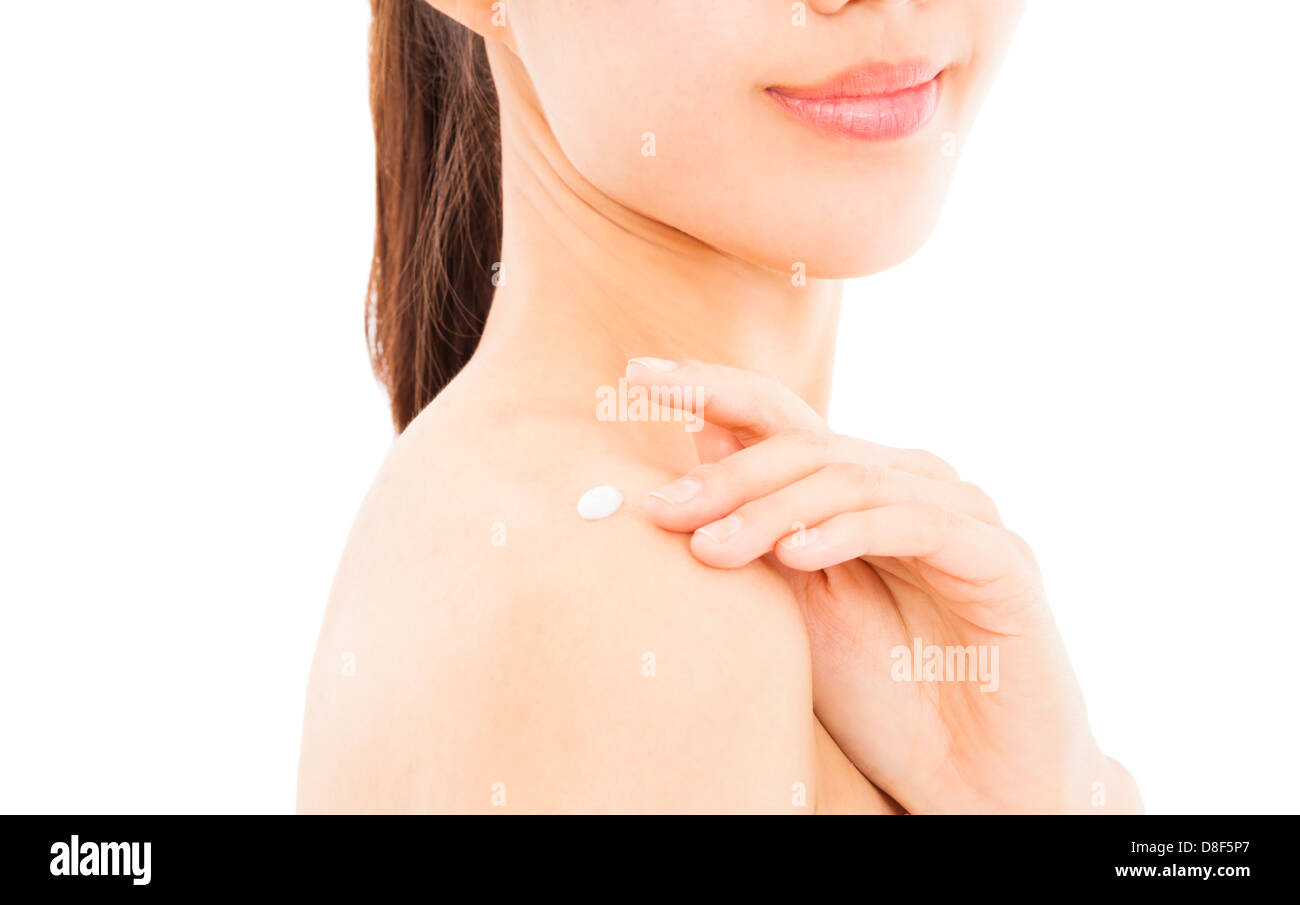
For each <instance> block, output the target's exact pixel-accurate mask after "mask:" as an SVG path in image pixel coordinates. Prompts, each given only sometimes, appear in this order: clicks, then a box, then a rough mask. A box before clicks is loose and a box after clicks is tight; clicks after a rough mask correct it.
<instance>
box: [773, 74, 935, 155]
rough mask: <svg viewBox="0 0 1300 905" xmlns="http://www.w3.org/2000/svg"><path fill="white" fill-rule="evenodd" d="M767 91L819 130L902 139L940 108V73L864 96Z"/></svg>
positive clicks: (863, 137)
mask: <svg viewBox="0 0 1300 905" xmlns="http://www.w3.org/2000/svg"><path fill="white" fill-rule="evenodd" d="M767 93H768V94H770V95H771V96H772V99H773V100H774V101H776V103H777V104H778V105H779V106H780V107H782V108H783V109H785V110H786V111H787V112H788V113H790V114H791V115H793V116H795V117H796V118H798V119H801V120H803V121H804V122H805V123H807V124H808V125H810V126H812V127H813V128H814V129H816V130H817V131H818V132H822V133H824V134H828V135H838V136H844V137H847V138H858V139H863V140H865V141H887V140H889V139H893V138H904V137H906V136H908V135H912V134H913V133H916V132H919V131H921V130H922V129H923V128H925V126H926V125H927V124H928V123H929V122H930V120H931V119H933V118H934V114H935V111H936V110H938V109H939V76H935V77H934V78H932V79H931V80H930V81H928V82H926V83H924V84H922V85H916V86H914V87H912V88H907V89H904V90H903V91H898V92H895V93H893V94H880V95H869V96H865V97H791V96H790V95H788V94H782V93H781V92H780V91H778V90H777V89H775V88H769V89H768V90H767Z"/></svg>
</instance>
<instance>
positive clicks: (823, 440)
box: [786, 427, 831, 457]
mask: <svg viewBox="0 0 1300 905" xmlns="http://www.w3.org/2000/svg"><path fill="white" fill-rule="evenodd" d="M786 436H787V437H788V438H789V442H790V443H792V444H793V445H795V446H797V447H800V448H802V449H804V450H806V451H808V452H810V453H812V454H813V455H815V456H819V457H825V456H826V454H827V453H828V452H829V451H830V448H831V438H830V436H829V435H828V434H825V433H823V432H821V431H815V430H812V429H811V428H802V427H801V428H795V429H794V430H791V431H789V432H788V433H787V435H786Z"/></svg>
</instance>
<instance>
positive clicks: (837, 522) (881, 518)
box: [775, 502, 1033, 586]
mask: <svg viewBox="0 0 1300 905" xmlns="http://www.w3.org/2000/svg"><path fill="white" fill-rule="evenodd" d="M775 553H776V557H777V559H779V560H780V561H781V562H782V563H784V564H785V565H787V566H789V567H790V568H792V569H799V570H805V571H812V570H816V569H825V568H829V567H830V566H833V565H837V564H838V563H842V562H847V561H848V560H851V559H857V558H859V557H863V556H888V557H895V558H898V557H913V558H915V559H917V560H919V561H921V562H922V563H925V564H927V565H929V566H930V567H932V568H933V569H934V570H937V571H938V572H939V573H942V574H944V575H947V576H950V577H952V578H954V579H957V580H959V581H961V582H964V583H966V584H969V585H977V586H978V585H989V584H992V583H994V582H998V581H1001V580H1004V579H1006V578H1008V577H1012V576H1016V575H1020V574H1028V573H1029V572H1030V571H1032V569H1033V563H1032V560H1031V559H1030V557H1029V556H1028V555H1027V551H1025V550H1024V549H1023V548H1022V545H1021V544H1020V543H1018V542H1017V539H1016V536H1015V535H1013V534H1012V533H1011V532H1009V531H1006V530H1005V529H1003V528H997V527H995V526H993V525H989V524H986V523H985V522H981V521H980V520H979V519H975V518H972V517H970V516H968V515H964V514H962V513H959V512H952V511H950V510H947V509H944V508H943V507H942V506H938V505H935V504H933V503H927V502H906V503H896V504H894V505H891V506H882V507H879V508H876V509H867V510H862V511H857V512H845V513H841V514H839V515H836V516H834V517H833V518H830V519H828V520H827V521H825V522H824V523H821V524H818V525H814V526H813V527H812V528H809V529H808V530H807V531H805V532H803V534H802V536H797V535H796V536H791V537H789V538H786V539H784V540H783V541H782V542H781V543H779V544H777V546H776V550H775Z"/></svg>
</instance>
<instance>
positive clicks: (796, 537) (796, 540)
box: [781, 528, 817, 550]
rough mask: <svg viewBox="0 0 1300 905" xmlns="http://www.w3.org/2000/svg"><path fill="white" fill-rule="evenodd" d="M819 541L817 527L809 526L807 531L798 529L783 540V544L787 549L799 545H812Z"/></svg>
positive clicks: (792, 548) (795, 547)
mask: <svg viewBox="0 0 1300 905" xmlns="http://www.w3.org/2000/svg"><path fill="white" fill-rule="evenodd" d="M816 542H817V529H816V528H809V529H807V530H806V531H796V532H795V533H794V534H791V535H790V536H788V537H786V538H785V539H784V540H782V541H781V546H782V547H785V548H786V549H787V550H794V549H797V548H799V547H811V546H812V545H813V544H814V543H816Z"/></svg>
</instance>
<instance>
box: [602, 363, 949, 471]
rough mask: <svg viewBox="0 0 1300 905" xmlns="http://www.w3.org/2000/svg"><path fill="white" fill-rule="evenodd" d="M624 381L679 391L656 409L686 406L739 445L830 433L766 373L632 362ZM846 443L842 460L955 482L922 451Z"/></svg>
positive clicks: (808, 408)
mask: <svg viewBox="0 0 1300 905" xmlns="http://www.w3.org/2000/svg"><path fill="white" fill-rule="evenodd" d="M627 379H628V383H630V384H632V385H634V386H643V387H646V388H648V389H652V390H653V389H655V388H671V389H676V390H679V391H680V392H676V393H668V392H665V393H661V394H660V395H661V399H660V404H662V405H667V406H674V407H678V408H681V407H683V406H685V407H688V408H689V410H690V411H691V412H692V413H693V414H695V415H697V416H699V417H701V418H703V419H704V420H705V421H707V422H708V423H709V424H711V425H718V426H721V427H724V428H726V429H728V430H730V431H732V432H733V433H734V434H735V435H736V436H737V437H738V438H739V440H740V442H741V443H742V444H743V445H745V446H751V445H753V444H755V443H758V442H760V441H762V440H764V439H767V438H769V437H772V436H773V435H775V434H778V433H782V432H785V431H810V432H813V433H830V429H829V428H828V427H827V426H826V422H825V420H824V419H823V418H822V417H821V416H820V415H818V414H817V412H816V411H814V410H813V408H812V407H811V406H809V405H808V403H806V402H804V401H803V400H802V399H801V398H799V396H798V395H797V394H796V393H795V392H794V391H793V390H791V389H790V388H789V387H787V386H785V384H783V383H781V382H780V381H779V380H777V379H776V378H774V377H769V376H768V375H766V374H759V373H756V372H754V371H743V370H740V369H738V368H730V367H727V366H725V365H716V364H707V363H704V362H698V361H688V360H684V361H668V360H665V359H658V358H634V359H632V360H631V361H629V362H628V363H627ZM687 390H689V391H690V392H689V393H688V392H686V391H687ZM849 439H850V438H843V440H844V441H848V440H849ZM852 443H853V445H854V447H855V448H856V449H857V450H858V451H859V454H849V453H845V454H843V455H842V458H845V459H847V460H849V461H873V462H875V461H878V462H880V464H884V465H888V466H889V467H891V468H898V469H901V470H903V471H910V472H913V473H915V474H920V475H924V476H926V477H930V478H934V479H935V480H939V481H956V480H957V479H958V478H957V472H956V471H955V470H954V469H953V467H952V466H951V465H949V464H948V463H947V462H945V461H943V460H942V459H940V458H939V457H938V456H936V455H934V454H933V453H929V452H926V451H925V450H919V449H896V448H894V447H892V446H883V445H881V444H878V443H870V442H868V441H866V440H853V441H852ZM868 454H869V456H868Z"/></svg>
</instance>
